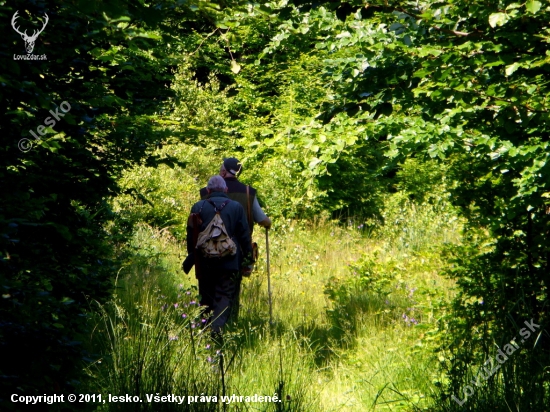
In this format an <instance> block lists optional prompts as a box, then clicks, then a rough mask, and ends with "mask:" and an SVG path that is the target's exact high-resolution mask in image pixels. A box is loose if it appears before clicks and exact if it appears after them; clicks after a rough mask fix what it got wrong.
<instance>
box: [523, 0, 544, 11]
mask: <svg viewBox="0 0 550 412" xmlns="http://www.w3.org/2000/svg"><path fill="white" fill-rule="evenodd" d="M541 7H542V3H541V2H540V1H536V0H530V1H528V2H527V3H525V10H527V11H528V12H529V13H532V14H536V13H537V12H538V11H539V10H540V8H541Z"/></svg>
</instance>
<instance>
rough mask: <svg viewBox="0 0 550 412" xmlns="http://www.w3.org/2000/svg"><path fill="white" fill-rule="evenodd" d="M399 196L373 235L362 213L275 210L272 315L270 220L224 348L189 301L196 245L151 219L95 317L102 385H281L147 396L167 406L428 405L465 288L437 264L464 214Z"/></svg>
mask: <svg viewBox="0 0 550 412" xmlns="http://www.w3.org/2000/svg"><path fill="white" fill-rule="evenodd" d="M394 210H395V213H394V216H393V217H392V216H388V217H387V219H386V225H385V226H384V227H383V228H382V229H380V230H378V231H377V232H376V233H375V235H367V234H366V233H365V232H364V231H362V230H361V228H362V227H363V226H362V223H358V222H353V221H349V222H348V225H347V226H341V225H337V224H336V223H334V222H330V221H326V220H319V221H316V222H297V221H282V222H277V224H276V225H275V229H274V230H272V231H270V251H271V259H270V261H271V281H272V289H273V313H274V325H272V326H270V325H269V306H268V295H267V279H266V261H265V234H264V233H263V232H261V231H260V230H258V231H257V232H256V233H255V237H256V240H257V241H258V243H259V244H260V245H263V246H261V247H262V250H261V253H262V255H263V256H264V259H263V260H262V261H261V262H260V263H259V265H258V268H257V271H256V272H255V273H254V274H253V276H252V277H251V278H249V279H245V280H244V281H243V288H242V295H241V316H240V319H239V321H238V323H237V324H235V325H232V326H231V327H230V328H229V329H228V331H227V336H226V339H225V344H224V347H222V348H216V347H215V346H214V345H212V342H210V341H209V339H208V337H207V336H208V334H202V333H201V329H200V323H201V318H200V312H199V310H198V308H197V307H196V306H195V305H190V303H191V302H192V301H194V300H195V301H196V288H195V283H196V281H195V279H194V277H193V276H191V277H187V276H185V275H184V274H183V272H181V270H180V264H181V260H182V259H183V257H184V256H183V253H184V250H185V249H184V245H181V244H178V243H177V242H176V241H175V239H174V238H172V237H171V236H170V235H169V234H168V233H167V232H166V231H164V232H161V231H158V230H155V229H152V228H150V227H147V226H141V227H140V228H139V230H138V231H137V232H136V235H135V237H134V241H133V243H132V245H130V249H132V250H133V252H132V254H131V258H130V259H129V263H128V265H127V266H126V267H125V268H124V269H123V270H122V271H121V273H120V276H119V280H118V284H117V292H116V294H115V296H114V297H113V300H112V302H111V303H110V304H109V305H107V306H105V307H103V308H101V310H100V314H99V315H98V316H97V317H96V318H95V319H94V322H95V324H96V328H95V332H94V336H93V339H92V341H93V342H94V345H95V346H94V348H93V349H94V350H95V351H96V352H101V353H102V354H103V357H102V359H101V363H99V362H98V363H95V364H94V365H93V366H92V367H91V368H89V373H90V375H91V376H92V377H93V378H94V379H92V380H91V382H92V385H93V388H90V390H91V389H94V390H96V392H98V391H100V390H101V391H102V392H103V393H109V392H110V393H113V394H114V393H118V394H126V393H128V394H131V395H139V396H141V397H142V399H143V400H144V402H145V399H146V397H145V395H146V394H155V393H160V394H161V395H162V394H169V393H172V394H177V395H200V394H201V393H204V394H208V395H210V396H213V395H217V396H218V398H219V397H221V396H222V395H223V394H226V395H232V394H235V395H243V396H247V395H254V394H259V395H271V396H272V395H273V394H277V395H278V397H279V398H280V399H282V402H277V403H244V402H242V403H231V404H227V403H226V404H222V403H220V402H218V403H213V402H204V403H200V402H198V403H192V404H189V405H188V404H185V405H175V404H171V403H163V404H158V403H151V404H147V403H144V404H143V405H142V407H143V408H142V409H143V410H155V411H157V410H193V411H195V410H211V411H214V410H224V409H225V410H232V411H233V410H235V411H240V410H243V411H245V410H266V411H268V410H273V411H282V410H285V411H368V410H375V409H377V410H380V409H387V410H413V409H416V410H419V409H428V408H429V407H430V395H431V393H432V391H433V390H435V389H436V387H435V386H434V381H437V380H438V379H439V377H438V376H437V375H436V373H437V368H436V366H437V361H436V360H435V359H434V354H433V351H432V349H433V347H434V342H435V341H436V336H437V320H438V318H439V317H441V316H442V314H443V313H444V310H445V309H444V308H445V306H446V302H448V300H449V299H450V297H451V296H452V293H453V292H452V286H453V285H452V283H451V282H450V281H449V280H447V279H444V278H442V277H441V276H440V275H439V272H440V270H441V268H442V264H443V263H442V260H441V254H440V250H441V244H442V243H444V242H456V241H458V240H459V237H458V233H459V225H458V223H457V222H456V221H455V220H453V219H452V216H451V215H450V214H448V213H447V214H446V213H442V212H441V211H436V210H434V209H433V208H432V207H429V208H428V207H424V208H420V209H418V208H415V207H411V206H410V205H409V206H407V205H405V206H403V207H402V209H397V208H394ZM396 216H399V217H398V218H396ZM388 218H390V219H388ZM394 218H395V220H393V221H392V220H391V219H394ZM186 305H187V306H186ZM184 313H185V315H186V316H185V317H182V315H183V314H184ZM193 324H195V326H193ZM209 345H210V346H209ZM218 350H219V351H220V353H221V356H223V362H224V363H223V365H221V362H220V361H221V356H220V354H219V353H217V352H216V351H218ZM222 371H223V372H222ZM218 400H219V399H218ZM134 406H135V405H131V404H126V405H124V404H105V405H103V407H104V408H105V410H110V409H109V408H112V409H113V410H114V409H116V410H125V408H128V409H132V410H133V407H134ZM121 408H122V409H121Z"/></svg>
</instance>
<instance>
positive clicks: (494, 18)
mask: <svg viewBox="0 0 550 412" xmlns="http://www.w3.org/2000/svg"><path fill="white" fill-rule="evenodd" d="M508 20H509V17H508V15H507V14H506V13H493V14H491V15H490V16H489V24H490V25H491V27H496V26H504V25H505V24H506V22H507V21H508Z"/></svg>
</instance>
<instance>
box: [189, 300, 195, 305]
mask: <svg viewBox="0 0 550 412" xmlns="http://www.w3.org/2000/svg"><path fill="white" fill-rule="evenodd" d="M195 303H197V302H195V301H194V300H192V301H191V302H189V304H190V305H194V304H195Z"/></svg>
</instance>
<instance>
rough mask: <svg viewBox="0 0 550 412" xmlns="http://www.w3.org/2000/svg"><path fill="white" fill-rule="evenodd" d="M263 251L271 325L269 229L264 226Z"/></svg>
mask: <svg viewBox="0 0 550 412" xmlns="http://www.w3.org/2000/svg"><path fill="white" fill-rule="evenodd" d="M265 252H266V255H267V295H268V297H269V324H270V325H273V305H272V303H271V276H270V269H269V229H268V228H267V227H266V228H265Z"/></svg>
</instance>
